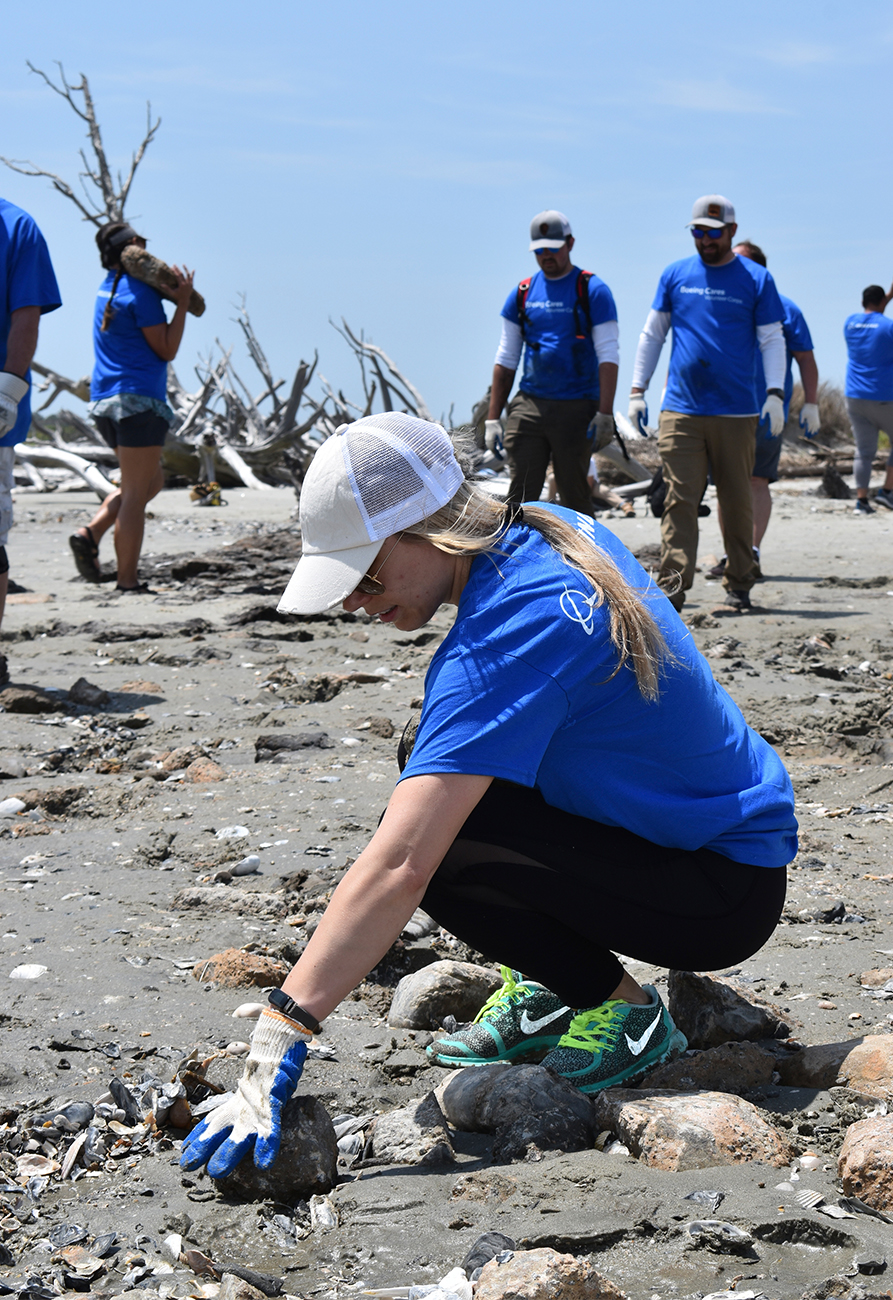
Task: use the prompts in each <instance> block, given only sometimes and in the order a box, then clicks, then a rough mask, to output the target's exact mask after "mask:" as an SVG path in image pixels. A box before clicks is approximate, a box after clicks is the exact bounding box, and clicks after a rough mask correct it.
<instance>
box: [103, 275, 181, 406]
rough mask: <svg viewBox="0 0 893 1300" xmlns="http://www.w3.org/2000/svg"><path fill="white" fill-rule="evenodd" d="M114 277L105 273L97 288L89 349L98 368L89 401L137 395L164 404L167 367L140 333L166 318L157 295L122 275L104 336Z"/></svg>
mask: <svg viewBox="0 0 893 1300" xmlns="http://www.w3.org/2000/svg"><path fill="white" fill-rule="evenodd" d="M116 274H117V272H116V271H109V273H108V275H107V276H106V277H105V279H104V280H103V282H102V284H101V285H100V288H99V294H98V296H97V299H96V310H95V311H94V313H93V349H94V352H95V354H96V364H95V365H94V367H93V382H92V384H91V385H90V399H91V401H94V402H98V401H101V400H102V398H104V397H113V396H114V395H115V394H116V393H139V394H140V395H141V396H142V397H154V398H155V400H156V401H158V402H163V401H164V400H165V397H166V396H167V362H166V361H162V359H161V357H160V356H159V355H158V354H157V352H153V351H152V349H151V348H150V347H149V344H148V343H147V342H146V336H145V335H144V334H143V327H144V326H149V325H164V324H165V323H166V321H167V317H166V316H165V314H164V307H163V306H162V305H161V294H160V293H158V292H157V291H156V290H155V289H153V288H152V287H151V286H150V285H148V284H143V282H142V280H135V279H134V278H133V276H132V275H122V276H121V279H120V280H119V281H118V287H117V289H116V290H115V297H114V300H113V302H112V311H113V312H114V315H113V316H112V319H111V322H110V324H109V327H108V329H107V330H106V331H105V333H103V332H102V328H101V327H102V317H103V313H104V312H105V309H106V305H107V304H108V300H109V295H110V294H111V292H112V286H113V285H114V283H115V276H116Z"/></svg>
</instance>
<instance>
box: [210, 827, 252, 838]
mask: <svg viewBox="0 0 893 1300" xmlns="http://www.w3.org/2000/svg"><path fill="white" fill-rule="evenodd" d="M250 834H251V832H250V831H249V829H248V827H247V826H221V828H220V830H219V831H218V832H217V833H216V835H215V836H214V838H215V840H244V839H247V838H248V836H249V835H250Z"/></svg>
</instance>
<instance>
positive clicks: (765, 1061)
mask: <svg viewBox="0 0 893 1300" xmlns="http://www.w3.org/2000/svg"><path fill="white" fill-rule="evenodd" d="M777 1066H778V1063H777V1061H776V1058H775V1056H774V1055H773V1054H772V1052H769V1051H767V1050H766V1048H765V1047H758V1046H757V1044H756V1043H722V1044H720V1046H719V1047H710V1048H708V1049H707V1050H706V1051H703V1052H697V1053H696V1054H694V1055H692V1056H679V1057H677V1058H676V1059H675V1060H674V1061H666V1062H665V1063H664V1064H663V1065H658V1066H657V1067H656V1068H655V1069H653V1070H650V1071H649V1073H648V1075H647V1077H646V1079H645V1087H647V1088H672V1089H673V1090H674V1091H678V1092H694V1091H695V1090H698V1091H700V1090H701V1089H703V1088H706V1089H708V1090H711V1091H712V1090H714V1089H715V1090H716V1091H719V1092H735V1093H738V1094H739V1095H740V1094H741V1093H745V1092H750V1091H751V1090H752V1089H754V1088H760V1087H763V1086H765V1085H766V1084H767V1083H771V1082H772V1076H773V1074H774V1073H775V1071H776V1069H777Z"/></svg>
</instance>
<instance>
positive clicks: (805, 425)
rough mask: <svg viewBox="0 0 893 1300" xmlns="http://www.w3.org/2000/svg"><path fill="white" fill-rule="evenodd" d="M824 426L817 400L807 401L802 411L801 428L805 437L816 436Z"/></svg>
mask: <svg viewBox="0 0 893 1300" xmlns="http://www.w3.org/2000/svg"><path fill="white" fill-rule="evenodd" d="M821 427H822V422H821V420H820V419H819V408H818V406H817V405H816V403H815V402H805V403H804V405H803V409H802V411H801V412H800V428H801V429H802V430H803V437H804V438H814V437H815V436H816V434H817V433H818V431H819V429H820V428H821Z"/></svg>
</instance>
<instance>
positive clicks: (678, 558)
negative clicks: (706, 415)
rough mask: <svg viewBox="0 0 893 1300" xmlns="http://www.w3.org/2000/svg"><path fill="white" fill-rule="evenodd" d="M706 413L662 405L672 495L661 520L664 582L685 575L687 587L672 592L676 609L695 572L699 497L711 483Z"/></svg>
mask: <svg viewBox="0 0 893 1300" xmlns="http://www.w3.org/2000/svg"><path fill="white" fill-rule="evenodd" d="M703 424H704V421H703V418H702V417H701V416H697V415H682V414H679V413H678V412H676V411H661V413H660V426H659V432H658V439H657V445H658V449H659V451H660V456H661V462H662V464H663V471H664V483H665V484H666V487H667V495H666V498H665V500H664V510H663V514H662V515H661V520H660V568H659V570H658V575H657V581H658V584H659V585H660V586H661V587H663V588H665V589H666V590H668V591H670V590H671V588H672V587H673V586H674V585H675V583H676V582H677V580H678V579H677V575H678V578H681V584H682V585H681V587H680V588H679V590H678V591H677V592H676V593H675V594H672V595H670V600H671V601H672V603H673V605H674V606H675V607H676V609H681V608H682V606H683V604H684V602H685V592H686V591H688V590H689V588H690V587H691V585H692V583H693V581H694V575H695V561H696V560H697V557H698V503H699V502H700V500H701V497H702V495H703V493H704V487H705V485H706V483H707V468H708V463H707V445H706V442H705V439H704V430H703Z"/></svg>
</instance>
